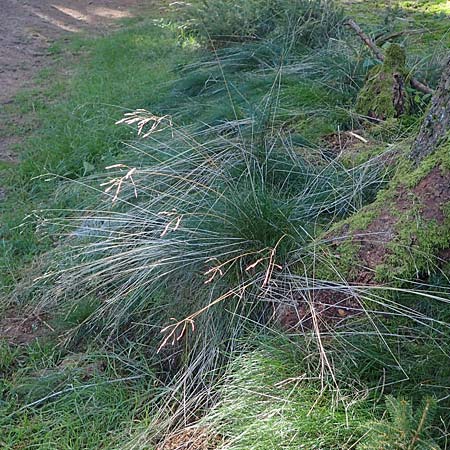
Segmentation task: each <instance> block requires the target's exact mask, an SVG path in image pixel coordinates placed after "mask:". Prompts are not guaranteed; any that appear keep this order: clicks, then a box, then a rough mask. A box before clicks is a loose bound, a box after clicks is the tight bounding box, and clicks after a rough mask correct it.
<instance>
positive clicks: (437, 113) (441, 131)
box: [317, 60, 450, 285]
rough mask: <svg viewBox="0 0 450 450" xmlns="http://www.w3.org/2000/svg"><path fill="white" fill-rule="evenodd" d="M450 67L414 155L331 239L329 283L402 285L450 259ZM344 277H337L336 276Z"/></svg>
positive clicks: (326, 268)
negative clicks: (345, 281) (371, 201)
mask: <svg viewBox="0 0 450 450" xmlns="http://www.w3.org/2000/svg"><path fill="white" fill-rule="evenodd" d="M449 136H450V60H449V61H448V62H447V63H446V65H445V68H444V71H443V75H442V78H441V81H440V84H439V87H438V89H437V91H436V93H435V95H434V97H433V99H432V104H431V107H430V110H429V112H428V113H427V115H426V117H425V119H424V121H423V124H422V127H421V130H420V132H419V134H418V136H417V138H416V140H415V142H414V144H413V145H412V148H411V150H410V152H409V153H408V154H407V155H405V157H403V158H402V160H400V161H398V171H397V173H396V175H395V176H394V178H393V179H392V180H391V182H390V184H389V186H388V187H387V188H386V189H385V190H383V191H382V192H380V193H379V195H378V197H377V199H376V200H375V202H374V203H372V204H370V205H368V206H367V207H365V208H363V210H362V211H360V212H359V213H357V214H355V215H353V216H351V217H350V218H349V219H347V220H345V221H344V222H342V223H339V224H338V225H337V226H336V227H334V228H333V230H332V231H331V232H329V233H328V235H327V236H326V237H327V240H328V241H329V240H331V241H332V242H333V244H332V245H331V246H326V247H325V248H324V249H323V255H322V256H323V258H322V259H321V260H322V261H325V264H323V267H319V268H318V273H317V276H318V277H319V278H321V279H324V280H333V279H334V280H335V281H338V279H343V278H345V279H346V280H348V281H349V282H350V283H356V284H365V285H367V284H369V285H370V284H378V283H380V282H396V283H402V282H404V281H405V280H410V281H412V280H420V279H424V278H427V277H428V276H429V275H430V274H431V273H432V272H435V271H437V270H439V269H440V267H441V266H442V265H443V264H444V263H445V262H448V259H450V258H449V257H450V250H449V249H450V143H449V140H448V137H449ZM337 273H339V274H340V276H339V277H337V276H336V274H337Z"/></svg>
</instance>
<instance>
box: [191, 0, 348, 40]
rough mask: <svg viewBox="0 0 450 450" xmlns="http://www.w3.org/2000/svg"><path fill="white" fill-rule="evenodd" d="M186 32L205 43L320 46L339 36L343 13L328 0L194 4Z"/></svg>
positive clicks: (262, 0) (233, 0) (260, 0)
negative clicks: (272, 42) (271, 42)
mask: <svg viewBox="0 0 450 450" xmlns="http://www.w3.org/2000/svg"><path fill="white" fill-rule="evenodd" d="M186 16H187V18H188V20H187V24H186V25H185V26H184V30H185V32H188V33H189V32H190V33H194V35H196V36H197V37H199V38H200V39H201V40H203V41H207V42H209V41H211V40H212V41H216V42H219V43H220V42H230V41H231V42H233V41H238V42H239V41H248V40H249V41H252V40H260V39H284V38H285V37H286V35H292V36H295V42H296V45H310V44H314V45H320V44H321V43H322V42H323V41H325V40H327V39H328V38H330V37H333V36H336V34H337V30H338V28H339V25H340V22H341V21H342V17H343V12H342V10H341V9H340V8H339V7H338V6H337V4H336V3H334V2H332V1H328V0H296V1H294V2H289V1H285V0H277V1H275V2H273V1H266V0H251V1H248V2H241V1H235V0H231V1H214V2H213V1H205V2H193V4H192V5H190V7H188V11H187V12H186Z"/></svg>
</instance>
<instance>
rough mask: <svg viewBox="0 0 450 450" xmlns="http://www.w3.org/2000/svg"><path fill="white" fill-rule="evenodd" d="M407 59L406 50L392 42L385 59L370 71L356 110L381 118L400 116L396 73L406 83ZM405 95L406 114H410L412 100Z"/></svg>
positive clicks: (365, 114) (362, 113) (364, 114)
mask: <svg viewBox="0 0 450 450" xmlns="http://www.w3.org/2000/svg"><path fill="white" fill-rule="evenodd" d="M405 60H406V56H405V51H404V49H403V48H402V47H401V46H400V45H397V44H391V45H390V46H389V47H388V49H387V51H386V55H385V61H384V62H383V64H381V65H378V66H376V67H374V68H372V69H371V70H370V71H369V73H368V75H367V77H366V82H365V85H364V87H363V88H362V89H361V92H360V93H359V95H358V99H357V102H356V111H357V112H358V113H359V114H361V115H363V116H366V117H373V118H377V119H381V120H386V119H389V118H394V117H397V116H398V113H397V111H396V109H395V107H394V101H393V100H394V99H393V87H394V74H396V73H398V74H400V75H401V76H402V77H403V80H404V82H405V83H406V80H407V79H408V73H407V70H406V67H405ZM405 95H406V101H405V105H404V108H405V110H404V114H408V113H410V110H411V108H410V103H411V100H410V98H409V95H408V94H407V93H406V92H405Z"/></svg>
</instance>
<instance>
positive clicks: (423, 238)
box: [375, 203, 450, 281]
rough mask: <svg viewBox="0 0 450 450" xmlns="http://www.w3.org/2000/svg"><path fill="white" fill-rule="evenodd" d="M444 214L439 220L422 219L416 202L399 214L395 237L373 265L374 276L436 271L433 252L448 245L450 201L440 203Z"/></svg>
mask: <svg viewBox="0 0 450 450" xmlns="http://www.w3.org/2000/svg"><path fill="white" fill-rule="evenodd" d="M444 216H445V219H444V221H443V222H442V223H438V222H437V221H436V220H425V219H423V218H422V217H421V216H420V212H419V206H417V208H413V209H411V210H410V211H409V212H408V213H407V214H405V215H403V217H402V219H401V220H400V221H399V222H398V223H397V225H396V227H395V228H396V234H397V238H396V239H395V240H394V241H393V242H391V243H390V244H389V246H388V248H389V256H388V258H387V260H386V262H385V263H384V264H382V265H380V266H378V267H376V269H375V270H376V274H377V277H376V278H377V279H378V280H379V281H393V280H394V278H396V277H397V278H401V279H407V280H410V279H415V278H419V277H422V276H424V275H425V276H429V275H430V274H431V273H433V272H434V271H436V255H437V254H438V253H439V251H440V250H443V249H446V248H449V247H450V203H449V204H447V205H446V206H445V207H444Z"/></svg>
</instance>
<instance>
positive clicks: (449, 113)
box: [410, 59, 450, 165]
mask: <svg viewBox="0 0 450 450" xmlns="http://www.w3.org/2000/svg"><path fill="white" fill-rule="evenodd" d="M449 124H450V59H449V60H448V61H447V63H446V65H445V68H444V72H443V74H442V77H441V81H440V83H439V86H438V89H437V91H436V94H435V95H434V97H433V99H432V103H431V108H430V110H429V112H428V113H427V115H426V117H425V120H424V121H423V124H422V127H421V129H420V132H419V135H418V136H417V139H416V141H415V142H414V145H413V147H412V150H411V155H410V157H411V159H412V160H413V161H414V163H415V164H416V165H417V164H419V163H420V161H422V160H423V159H424V158H425V157H426V156H428V155H430V154H431V153H433V152H434V151H435V150H436V148H437V147H439V145H441V144H442V142H443V140H445V139H446V138H447V134H448V132H449V129H450V128H449Z"/></svg>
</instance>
